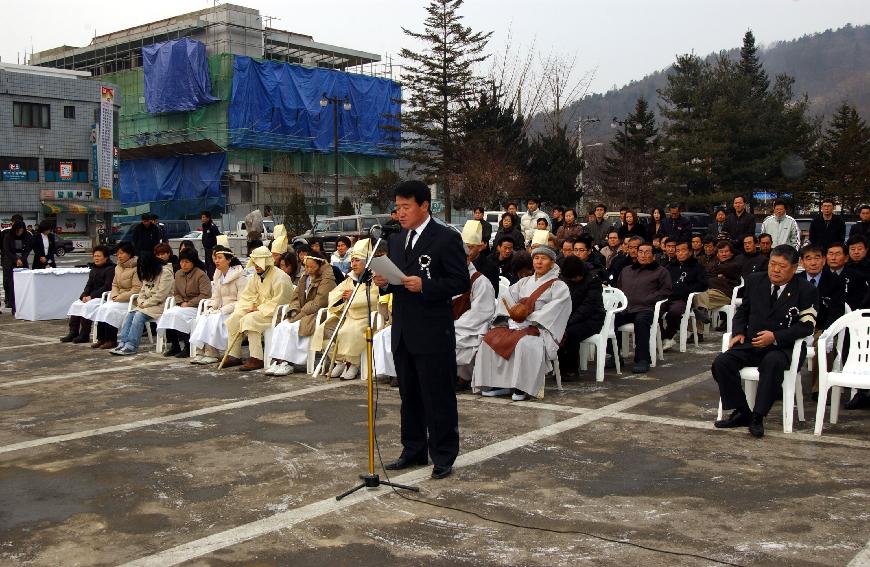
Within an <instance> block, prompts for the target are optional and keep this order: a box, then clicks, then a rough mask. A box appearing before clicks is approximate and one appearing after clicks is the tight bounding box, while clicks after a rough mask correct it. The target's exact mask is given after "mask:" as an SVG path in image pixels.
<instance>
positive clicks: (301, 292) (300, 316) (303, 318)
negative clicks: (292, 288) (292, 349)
mask: <svg viewBox="0 0 870 567" xmlns="http://www.w3.org/2000/svg"><path fill="white" fill-rule="evenodd" d="M307 280H308V273H307V272H306V273H305V275H303V276H302V277H301V278H300V279H299V285H298V286H296V295H295V296H294V297H293V300H292V301H291V302H290V305H289V307H288V308H287V320H288V321H290V322H291V323H295V322H296V321H299V336H300V337H310V336H311V335H313V334H314V327H315V326H316V323H317V312H318V311H319V310H320V309H321V308H323V307H326V306H327V305H329V292H330V291H332V290H333V288H335V274H333V273H332V266H331V265H329V264H326V263H323V264H321V265H320V270H318V272H317V273H316V274H315V275H314V276H313V277H312V278H311V283H310V284H309V285H308V289H306V288H305V286H306V282H307Z"/></svg>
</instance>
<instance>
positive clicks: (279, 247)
mask: <svg viewBox="0 0 870 567" xmlns="http://www.w3.org/2000/svg"><path fill="white" fill-rule="evenodd" d="M286 251H287V229H286V228H285V227H284V225H283V224H276V225H275V228H274V230H273V231H272V252H273V253H274V254H283V253H284V252H286Z"/></svg>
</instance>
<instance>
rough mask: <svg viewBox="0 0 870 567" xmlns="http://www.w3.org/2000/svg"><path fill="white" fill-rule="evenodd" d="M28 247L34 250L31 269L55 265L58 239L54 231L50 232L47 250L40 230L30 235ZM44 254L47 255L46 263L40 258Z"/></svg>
mask: <svg viewBox="0 0 870 567" xmlns="http://www.w3.org/2000/svg"><path fill="white" fill-rule="evenodd" d="M28 249H29V251H31V252H33V261H32V262H31V263H30V269H31V270H41V269H42V268H47V267H48V266H54V265H55V263H54V254H55V252H57V240H56V239H55V236H54V233H51V232H49V233H48V250H46V249H45V246H44V245H43V242H42V234H40V233H38V232H37V233H36V234H34V235H33V236H31V237H30V244H29V245H28ZM26 255H27V253H25V256H26ZM43 256H45V260H46V261H45V263H43V262H41V261H40V260H39V259H40V258H42V257H43Z"/></svg>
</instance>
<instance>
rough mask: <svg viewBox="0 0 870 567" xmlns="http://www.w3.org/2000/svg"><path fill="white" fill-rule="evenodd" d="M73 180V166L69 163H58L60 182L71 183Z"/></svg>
mask: <svg viewBox="0 0 870 567" xmlns="http://www.w3.org/2000/svg"><path fill="white" fill-rule="evenodd" d="M72 178H73V164H72V162H71V161H62V162H60V180H61V181H72Z"/></svg>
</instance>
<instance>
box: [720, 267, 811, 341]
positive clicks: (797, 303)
mask: <svg viewBox="0 0 870 567" xmlns="http://www.w3.org/2000/svg"><path fill="white" fill-rule="evenodd" d="M770 286H771V283H770V279H769V278H768V277H767V274H766V273H764V272H762V273H757V274H752V275H751V276H749V277H748V278H747V279H746V286H745V288H746V294H745V296H744V298H743V303H741V304H740V307H738V308H737V312H736V313H735V314H734V324H733V329H734V334H735V335H743V336H744V337H745V340H744V341H743V344H740V343H737V344H735V345H734V347H733V348H735V349H751V348H753V346H752V339H753V338H754V337H755V335H756V334H757V333H759V332H761V331H773V335H774V337H775V338H776V343H775V344H774V345H773V348H778V349H781V350H791V348H792V347H793V346H794V343H795V341H796V340H798V339H801V338H803V337H807V336H809V335H811V334H813V331H814V330H815V325H816V313H817V309H818V303H819V294H818V292H817V290H816V288H814V287H813V286H812V284H810V283H809V282H808V281H807V279H806V277H805V276H804V275H803V274H795V276H794V277H793V278H792V279H791V281H790V282H788V283H787V284H786V286H785V289H783V290H782V292H781V293H780V294H779V298H778V299H777V300H776V302H775V303H773V304H771V301H770V296H771V287H770Z"/></svg>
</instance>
